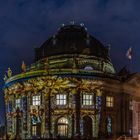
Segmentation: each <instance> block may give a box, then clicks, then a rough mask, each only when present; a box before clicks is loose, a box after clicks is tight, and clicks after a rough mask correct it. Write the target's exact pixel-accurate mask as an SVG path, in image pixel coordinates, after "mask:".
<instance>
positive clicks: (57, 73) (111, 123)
mask: <svg viewBox="0 0 140 140" xmlns="http://www.w3.org/2000/svg"><path fill="white" fill-rule="evenodd" d="M22 71H23V72H22V73H20V74H18V75H15V76H12V71H11V69H10V68H9V69H8V72H7V74H6V75H5V77H4V80H5V86H4V92H5V102H6V118H7V119H6V120H7V121H6V126H7V134H8V135H9V136H10V137H12V138H15V137H22V138H24V139H26V138H60V137H64V138H66V137H67V138H73V137H81V138H85V137H86V138H98V137H107V138H108V137H119V136H120V135H122V134H126V135H128V136H132V135H133V127H132V125H133V121H132V116H133V115H132V114H133V111H132V108H130V105H132V102H133V101H135V100H137V101H138V102H139V101H140V92H139V90H137V89H138V88H139V85H137V80H140V78H139V77H140V76H139V75H138V74H133V75H132V74H129V73H128V72H126V71H125V69H123V70H122V71H121V72H120V73H118V74H117V73H116V72H115V70H114V67H113V65H112V63H111V60H110V57H109V48H107V47H105V46H104V45H103V44H102V43H100V42H99V41H98V40H97V39H95V38H94V37H93V36H91V35H89V34H88V32H87V31H86V28H85V27H84V26H83V25H66V26H64V25H63V26H62V27H61V28H60V29H59V30H58V32H57V33H56V34H55V35H54V36H52V37H50V38H49V39H48V40H47V41H46V42H45V43H44V44H43V45H42V46H41V47H40V48H36V49H35V62H34V63H33V64H31V66H29V67H26V64H25V63H24V62H23V63H22ZM135 81H136V82H135Z"/></svg>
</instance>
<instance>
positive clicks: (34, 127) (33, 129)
mask: <svg viewBox="0 0 140 140" xmlns="http://www.w3.org/2000/svg"><path fill="white" fill-rule="evenodd" d="M36 127H37V126H36V125H33V126H32V136H36V135H37V131H36V130H37V129H36Z"/></svg>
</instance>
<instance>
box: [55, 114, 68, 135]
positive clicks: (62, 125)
mask: <svg viewBox="0 0 140 140" xmlns="http://www.w3.org/2000/svg"><path fill="white" fill-rule="evenodd" d="M57 134H58V136H60V137H67V135H68V120H67V119H66V118H64V117H62V118H60V119H59V120H58V122H57Z"/></svg>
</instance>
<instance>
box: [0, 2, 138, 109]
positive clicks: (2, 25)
mask: <svg viewBox="0 0 140 140" xmlns="http://www.w3.org/2000/svg"><path fill="white" fill-rule="evenodd" d="M139 7H140V2H139V1H138V0H116V1H115V0H1V1H0V50H1V51H0V70H1V73H0V76H1V79H2V75H3V74H4V72H5V70H6V69H7V68H8V67H9V66H10V67H11V68H12V69H13V70H14V71H16V72H18V71H20V65H21V61H22V60H25V62H27V64H30V63H31V62H33V59H34V47H39V46H40V45H41V44H42V43H43V42H44V41H45V40H46V39H47V38H48V36H50V35H52V34H54V33H55V32H56V31H57V29H58V28H59V26H60V25H61V24H62V23H68V22H69V21H71V20H75V21H76V22H77V23H78V24H79V23H81V22H84V23H85V25H86V26H87V28H88V31H89V32H90V33H91V34H92V35H94V36H95V37H97V38H98V39H99V40H100V41H101V42H103V43H104V44H108V43H110V44H111V45H112V49H111V57H112V61H113V63H114V65H115V68H116V69H117V70H119V69H120V68H121V67H123V66H124V65H127V64H128V61H127V59H126V57H125V53H126V51H127V49H128V48H129V47H130V46H133V54H134V56H133V60H132V64H131V70H132V71H137V72H139V71H140V66H139V58H140V47H139V44H140V43H139V32H140V8H139ZM1 81H2V80H1ZM2 99H3V97H1V99H0V100H2ZM0 103H1V102H0ZM0 105H1V104H0ZM0 111H1V110H0Z"/></svg>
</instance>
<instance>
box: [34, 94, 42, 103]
mask: <svg viewBox="0 0 140 140" xmlns="http://www.w3.org/2000/svg"><path fill="white" fill-rule="evenodd" d="M32 103H33V105H41V99H40V95H37V96H33V98H32Z"/></svg>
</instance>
